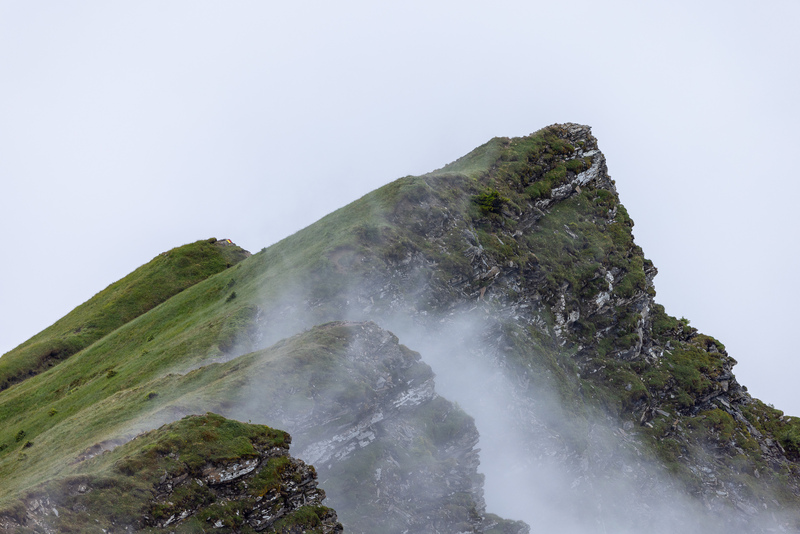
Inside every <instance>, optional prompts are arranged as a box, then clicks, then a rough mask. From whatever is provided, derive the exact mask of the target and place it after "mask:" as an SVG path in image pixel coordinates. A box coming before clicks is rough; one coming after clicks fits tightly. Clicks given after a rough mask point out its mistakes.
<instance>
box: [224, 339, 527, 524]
mask: <svg viewBox="0 0 800 534" xmlns="http://www.w3.org/2000/svg"><path fill="white" fill-rule="evenodd" d="M315 330H316V331H324V333H325V335H326V336H332V337H333V338H335V339H338V340H340V349H339V350H337V351H336V352H335V354H334V355H333V356H332V358H331V360H330V362H329V363H328V365H327V366H325V367H320V366H318V365H316V366H315V365H310V366H308V367H306V368H304V369H294V370H293V375H292V379H291V381H289V380H287V381H283V382H282V381H277V382H273V383H270V385H269V387H268V388H264V389H263V396H259V391H260V390H261V388H260V386H259V384H261V383H262V382H261V379H260V377H264V376H267V375H272V374H274V372H275V371H274V369H273V368H271V366H270V365H269V362H268V361H265V362H264V366H263V367H259V365H258V364H257V363H256V364H254V365H253V366H252V367H251V368H250V370H249V371H248V375H249V376H250V377H251V380H250V385H249V386H248V387H245V391H246V393H245V395H246V397H247V399H248V401H247V402H246V403H245V402H236V403H235V405H237V406H241V405H243V404H244V405H246V408H245V409H244V411H240V409H239V408H234V409H233V411H232V412H231V415H234V416H236V417H238V418H247V419H252V420H256V421H262V422H265V423H266V422H269V424H270V425H274V426H280V427H282V428H286V429H288V430H289V431H290V432H291V433H292V435H293V436H294V447H295V450H296V451H297V454H298V456H299V457H301V458H304V459H305V460H306V461H308V462H311V463H313V464H314V465H315V466H316V467H317V470H318V472H319V474H320V479H321V481H322V482H321V483H322V485H323V486H324V487H325V488H326V491H327V492H328V495H329V504H330V505H331V506H332V507H334V508H335V509H336V510H337V512H338V514H339V517H341V520H342V522H343V524H344V525H345V526H346V529H347V531H348V532H354V533H358V532H363V533H369V532H387V533H392V532H397V533H402V532H419V533H434V532H453V533H455V532H483V531H484V527H485V524H484V523H485V517H484V508H485V504H484V502H483V498H482V486H481V484H482V476H481V475H479V474H478V472H477V469H478V464H479V459H478V451H477V450H476V448H475V445H476V443H477V441H478V432H477V430H476V429H475V425H474V423H473V421H472V419H471V418H470V417H468V416H467V415H466V414H464V413H463V411H461V410H460V409H458V408H457V407H456V406H454V405H453V404H452V403H450V402H449V401H447V400H445V399H443V398H442V397H441V396H439V395H438V394H437V393H436V391H435V384H434V376H433V373H432V372H431V369H430V367H429V366H428V365H426V364H424V363H422V362H421V361H420V356H419V354H418V353H415V352H413V351H410V350H408V349H407V348H405V347H404V346H402V345H400V344H399V343H398V339H397V338H396V337H395V336H394V335H393V334H391V333H390V332H387V331H385V330H382V329H381V328H379V327H378V326H377V325H375V324H374V323H333V324H328V325H325V326H323V327H319V328H317V329H315ZM320 333H321V332H320ZM325 344H326V346H328V347H330V346H331V345H335V342H333V341H331V338H330V337H329V338H328V339H327V341H325ZM254 357H255V358H257V357H258V354H256V355H254ZM298 357H299V356H298ZM273 384H274V385H273ZM292 397H295V398H304V399H305V400H306V401H307V402H291V401H289V402H286V399H291V398H292ZM281 399H283V402H282V401H281ZM242 400H244V399H242ZM497 522H498V521H497V520H495V521H494V523H497ZM500 524H503V525H505V526H506V527H508V528H511V527H512V526H514V524H513V523H511V522H503V521H500ZM525 531H526V529H525V527H524V525H521V524H518V525H516V529H510V530H508V532H513V533H518V532H525Z"/></svg>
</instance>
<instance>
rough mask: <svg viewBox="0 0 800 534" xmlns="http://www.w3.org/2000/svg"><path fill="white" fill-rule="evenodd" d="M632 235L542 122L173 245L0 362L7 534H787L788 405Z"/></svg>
mask: <svg viewBox="0 0 800 534" xmlns="http://www.w3.org/2000/svg"><path fill="white" fill-rule="evenodd" d="M632 228H633V221H632V220H631V218H630V216H629V215H628V212H627V211H626V209H625V208H624V207H623V206H622V205H621V204H620V202H619V198H618V196H617V192H616V188H615V184H614V182H613V180H611V179H610V177H609V175H608V172H607V167H606V161H605V157H604V156H603V154H602V152H601V151H600V150H599V148H598V145H597V140H596V139H595V138H594V137H593V136H592V134H591V130H590V128H589V127H587V126H582V125H577V124H557V125H553V126H549V127H547V128H544V129H542V130H539V131H537V132H535V133H533V134H531V135H530V136H527V137H522V138H515V139H508V138H495V139H492V140H491V141H489V142H488V143H486V144H485V145H483V146H480V147H478V148H476V149H475V150H474V151H472V152H471V153H469V154H467V155H466V156H464V157H462V158H460V159H458V160H456V161H455V162H453V163H450V164H449V165H446V166H444V167H442V168H441V169H439V170H436V171H434V172H431V173H429V174H426V175H423V176H407V177H404V178H401V179H399V180H396V181H394V182H392V183H390V184H388V185H386V186H384V187H382V188H380V189H378V190H376V191H374V192H372V193H370V194H368V195H366V196H364V197H363V198H361V199H359V200H357V201H355V202H353V203H351V204H350V205H348V206H345V207H344V208H342V209H340V210H338V211H336V212H334V213H332V214H330V215H328V216H326V217H324V218H323V219H321V220H320V221H318V222H317V223H315V224H313V225H311V226H309V227H307V228H305V229H303V230H301V231H299V232H297V233H296V234H294V235H292V236H290V237H288V238H286V239H284V240H283V241H281V242H279V243H277V244H275V245H273V246H271V247H268V248H265V249H262V250H261V251H260V252H258V253H256V254H253V255H249V253H246V252H245V251H243V250H241V249H239V248H238V247H236V246H235V245H233V244H232V243H230V242H229V241H228V240H225V242H218V241H217V240H215V239H211V240H206V241H198V242H197V243H193V244H190V245H185V246H183V247H179V248H177V249H173V250H172V251H169V252H167V253H165V254H164V255H162V256H159V257H157V258H156V259H154V260H153V261H152V262H150V263H148V264H147V265H145V266H143V267H141V268H140V269H138V270H137V271H134V273H132V274H131V275H129V276H128V277H126V278H125V279H123V280H121V281H120V282H117V283H116V284H112V286H110V287H109V288H107V289H106V290H104V291H102V292H101V293H99V294H98V295H96V296H95V297H94V298H93V299H91V300H89V301H87V303H84V304H83V305H81V306H79V307H77V308H76V309H75V310H74V311H73V312H71V313H70V314H69V315H67V316H66V317H65V318H63V319H61V320H60V321H58V322H57V323H56V324H54V325H53V326H51V327H50V328H48V329H46V330H44V331H43V332H42V333H40V334H38V335H37V336H34V338H32V339H31V340H29V341H28V342H26V343H23V344H22V345H20V347H18V348H16V349H14V350H13V351H11V352H9V353H7V354H6V355H4V356H3V358H2V359H0V385H2V387H3V388H4V389H3V390H2V391H0V418H2V421H3V424H2V425H0V479H1V480H2V484H0V531H2V529H5V531H8V532H15V531H20V532H39V531H42V532H44V531H46V532H69V531H85V529H87V528H89V526H91V527H92V528H95V526H99V527H100V528H102V529H104V530H105V531H109V532H118V531H119V532H122V531H138V530H142V531H151V532H157V531H158V532H160V531H163V532H202V531H214V532H217V531H218V532H252V531H265V532H300V531H305V532H335V531H337V529H339V528H341V527H339V526H338V523H337V522H341V525H342V526H343V527H344V530H345V531H346V532H363V533H367V532H369V533H374V532H386V533H402V532H415V533H434V532H440V533H441V532H451V533H456V532H459V533H460V532H476V533H477V532H483V533H507V534H516V533H523V532H527V531H528V528H529V527H528V526H527V525H525V523H523V522H521V521H516V520H520V519H521V520H525V521H526V522H527V523H528V524H529V525H530V526H531V527H534V531H536V530H545V531H553V532H555V531H559V532H604V531H614V532H634V531H639V530H642V529H643V528H646V529H648V531H651V532H659V533H660V532H664V533H667V532H675V531H676V530H678V529H681V530H682V531H685V532H728V531H730V530H731V529H734V530H735V531H739V532H772V531H781V530H782V531H793V532H796V531H800V514H798V512H797V510H798V509H800V508H799V507H798V505H799V504H800V480H799V479H798V467H799V466H798V460H799V459H800V420H798V419H797V418H794V417H787V416H785V415H784V414H783V413H782V412H780V411H779V410H777V409H775V408H772V407H771V406H767V405H765V404H763V403H762V402H760V401H759V400H757V399H754V398H752V397H751V396H750V395H749V394H748V393H747V390H746V388H745V387H743V386H742V385H740V384H739V383H738V382H737V380H736V378H735V376H734V374H733V372H732V369H733V366H734V365H735V363H736V362H735V360H734V359H733V358H732V357H731V356H729V355H728V353H727V352H726V350H725V347H724V345H723V344H722V343H720V342H719V341H717V340H716V339H714V338H713V337H711V336H708V335H705V334H701V333H699V332H698V331H697V330H696V329H694V328H692V327H691V326H690V325H689V322H688V321H687V320H685V319H680V320H679V319H676V318H674V317H671V316H670V315H669V314H668V313H667V312H666V310H665V309H664V307H663V306H661V305H659V304H657V303H656V300H655V295H656V293H655V289H654V285H653V279H654V277H655V275H656V269H655V267H654V266H653V264H652V263H651V262H650V261H649V260H647V259H646V258H645V257H644V254H643V251H642V250H641V248H639V247H638V246H637V245H636V244H635V242H634V239H633V234H632ZM208 412H212V413H208ZM215 414H217V415H215ZM226 418H227V419H226ZM236 421H248V422H249V424H244V423H238V422H236ZM162 425H166V426H162ZM261 425H269V427H273V428H279V429H281V431H275V430H272V429H269V428H266V427H264V426H261ZM201 427H202V428H201ZM155 429H158V430H155ZM216 429H224V430H216ZM283 431H286V432H288V433H289V434H291V436H292V438H293V440H292V443H293V445H292V454H294V455H295V456H297V457H298V458H299V460H295V459H293V458H291V457H289V456H288V455H287V454H286V451H285V447H284V445H285V444H288V441H289V440H290V439H291V438H289V437H288V435H285V432H283ZM267 436H271V437H269V438H268V437H267ZM282 436H285V437H282ZM269 440H273V441H269ZM278 442H280V443H278ZM192 443H196V444H197V445H196V446H193V447H188V448H187V444H192ZM190 453H191V454H190ZM304 462H305V463H304ZM306 464H313V468H312V467H310V466H307V465H306ZM234 466H238V467H234ZM281 466H283V467H281ZM251 467H252V468H253V469H250V468H251ZM245 471H246V472H245ZM209 477H211V478H209ZM317 484H318V485H319V488H317ZM201 487H202V488H205V489H204V490H202V491H200V490H199V489H198V488H201ZM110 488H111V489H110ZM112 490H113V492H112V493H109V492H111V491H112ZM112 495H113V496H112ZM325 495H327V499H326V500H325V505H324V506H323V505H322V500H321V499H322V497H323V496H325ZM276 496H281V498H280V500H278V497H276ZM98 499H100V500H101V501H102V502H108V505H107V506H98V505H97V502H98ZM265 499H267V500H268V502H269V505H267V504H265V502H266V501H265ZM269 499H272V500H269ZM273 503H274V506H273ZM333 510H335V512H333ZM491 512H495V513H491ZM496 514H499V515H496ZM500 516H507V517H510V518H513V519H514V520H512V519H503V518H501V517H500Z"/></svg>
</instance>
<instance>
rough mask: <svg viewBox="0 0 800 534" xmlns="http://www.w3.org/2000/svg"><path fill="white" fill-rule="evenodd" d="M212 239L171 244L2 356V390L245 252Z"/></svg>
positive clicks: (84, 346) (152, 306) (242, 257)
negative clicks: (172, 247)
mask: <svg viewBox="0 0 800 534" xmlns="http://www.w3.org/2000/svg"><path fill="white" fill-rule="evenodd" d="M209 241H210V240H203V241H197V242H195V243H192V244H189V245H184V246H182V247H177V248H174V249H172V250H170V251H168V252H165V253H163V254H161V255H159V256H157V257H156V258H154V259H153V260H152V261H150V262H149V263H147V264H145V265H143V266H142V267H140V268H138V269H136V270H135V271H133V272H132V273H131V274H129V275H128V276H126V277H125V278H123V279H121V280H119V281H118V282H115V283H113V284H111V285H110V286H108V287H107V288H106V289H104V290H103V291H101V292H99V293H98V294H97V295H95V296H94V297H92V298H91V299H89V300H88V301H86V302H85V303H83V304H81V305H80V306H78V307H77V308H75V309H74V310H73V311H72V312H70V313H69V314H67V315H66V316H64V317H63V318H61V319H59V320H58V321H57V322H56V323H55V324H53V325H52V326H50V327H48V328H46V329H45V330H43V331H42V332H40V333H39V334H37V335H35V336H33V337H32V338H31V339H29V340H28V341H26V342H25V343H23V344H21V345H20V346H18V347H17V348H15V349H13V350H11V351H9V352H8V353H6V354H5V355H3V357H2V358H0V390H2V389H6V388H8V387H9V386H11V385H12V384H15V383H17V382H21V381H23V380H25V379H27V378H29V377H31V376H34V375H36V374H39V373H41V372H43V371H45V370H47V369H49V368H50V367H53V366H54V365H57V364H58V363H60V362H61V361H63V360H65V359H67V358H69V357H70V356H72V355H73V354H75V353H76V352H78V351H80V350H82V349H84V348H86V347H88V346H90V345H91V344H92V343H94V342H95V341H97V340H99V339H101V338H102V337H103V336H105V335H106V334H109V333H110V332H113V331H114V330H115V329H117V328H119V327H120V326H122V325H124V324H125V323H127V322H129V321H132V320H133V319H135V318H136V317H139V316H140V315H142V314H144V313H145V312H147V311H149V310H151V309H153V308H154V307H156V306H157V305H158V304H161V303H162V302H164V301H166V300H167V299H169V298H170V297H171V296H173V295H175V294H177V293H179V292H181V291H183V290H184V289H186V288H187V287H190V286H192V285H194V284H196V283H197V282H199V281H201V280H205V279H206V278H208V277H209V276H211V275H213V274H216V273H218V272H220V271H223V270H225V269H226V268H228V267H230V266H231V265H233V264H235V263H238V262H239V261H241V260H242V259H244V258H245V257H246V254H247V253H246V252H245V251H243V250H242V249H241V248H239V247H235V246H220V245H216V244H214V243H211V242H209Z"/></svg>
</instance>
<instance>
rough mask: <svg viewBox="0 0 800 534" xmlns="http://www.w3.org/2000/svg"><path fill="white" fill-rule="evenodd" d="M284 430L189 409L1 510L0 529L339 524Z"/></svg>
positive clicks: (330, 528) (270, 528)
mask: <svg viewBox="0 0 800 534" xmlns="http://www.w3.org/2000/svg"><path fill="white" fill-rule="evenodd" d="M289 442H290V438H289V436H288V434H286V433H284V432H281V431H274V430H272V429H269V428H267V427H260V426H256V425H246V424H243V423H237V422H235V421H228V420H225V419H223V418H222V417H220V416H217V415H214V414H206V415H204V416H189V417H187V418H185V419H183V420H181V421H178V422H176V423H171V424H169V425H166V426H164V427H162V428H160V429H158V430H155V431H153V432H149V433H147V434H144V435H142V436H139V437H138V438H136V439H134V440H133V441H131V442H129V443H127V444H125V445H123V446H121V447H119V448H117V449H116V450H114V451H113V452H106V453H104V454H102V455H100V456H98V457H97V458H95V459H94V460H89V461H87V465H86V466H85V467H84V470H85V471H86V473H85V474H82V475H77V476H71V477H68V478H66V479H62V480H56V481H53V482H50V483H48V484H46V485H44V486H42V487H40V488H38V489H37V490H35V491H33V492H30V493H29V494H28V495H27V496H26V497H25V498H23V499H21V500H20V501H19V502H18V503H16V505H15V506H14V507H13V508H12V509H10V510H8V511H6V512H5V513H4V514H2V515H0V532H9V533H11V532H16V531H18V530H19V531H26V532H27V531H30V532H46V533H57V532H75V531H86V529H89V528H98V527H100V528H102V529H103V531H104V532H138V531H147V532H175V531H180V532H190V531H192V532H201V531H212V532H242V531H243V530H247V531H248V532H251V531H255V532H280V533H293V532H298V533H299V532H306V531H308V530H309V529H313V531H314V532H319V533H325V534H333V533H336V532H342V526H341V524H340V523H339V522H338V519H337V516H336V512H335V511H334V510H332V509H330V508H327V507H325V506H322V501H323V499H324V498H325V492H324V491H323V490H322V489H320V488H318V487H317V474H316V471H315V470H314V468H313V467H312V466H310V465H306V464H305V463H304V462H302V461H301V460H298V459H296V458H292V457H291V456H289V453H288V449H289Z"/></svg>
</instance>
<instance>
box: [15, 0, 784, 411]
mask: <svg viewBox="0 0 800 534" xmlns="http://www.w3.org/2000/svg"><path fill="white" fill-rule="evenodd" d="M798 21H800V3H797V2H795V1H792V2H768V3H760V4H758V5H756V4H755V3H754V2H731V1H725V2H702V3H700V2H675V1H672V2H655V1H649V2H642V1H636V2H633V1H631V2H597V1H572V2H552V1H551V2H535V1H533V2H532V1H518V2H502V1H501V2H498V1H494V2H483V3H478V2H464V1H459V2H455V1H454V2H431V1H430V0H428V1H425V2H410V1H405V2H402V3H399V2H398V3H395V4H394V5H390V4H389V3H386V2H382V3H379V2H341V1H340V2H280V3H279V2H203V1H196V0H193V1H191V2H189V1H185V2H180V1H171V2H147V1H141V0H139V1H137V2H128V3H122V2H113V3H112V2H78V1H71V2H44V1H43V2H11V1H5V0H0V179H1V180H2V185H3V190H2V193H0V228H2V232H3V244H4V246H3V248H2V250H3V252H2V260H3V261H2V262H0V353H4V352H6V351H8V350H10V349H12V348H13V347H15V346H16V345H18V344H19V343H21V342H23V341H25V340H26V339H27V338H29V337H30V336H32V335H33V334H35V333H36V332H38V331H40V330H42V329H43V328H45V327H47V326H48V325H50V324H52V323H53V322H54V321H55V320H57V319H58V318H59V317H61V316H63V315H64V314H66V313H68V312H69V311H70V310H71V309H72V308H74V307H75V306H77V305H78V304H80V303H82V302H84V301H85V300H87V299H88V298H90V297H91V296H92V295H94V294H95V293H96V292H98V291H100V290H102V289H103V288H105V287H106V286H107V285H108V284H110V283H112V282H114V281H116V280H118V279H119V278H121V277H122V276H124V275H126V274H127V273H129V272H130V271H132V270H133V269H135V268H136V267H138V266H140V265H142V264H143V263H146V262H147V261H149V260H150V259H151V258H152V257H154V256H155V255H157V254H158V253H160V252H162V251H165V250H167V249H170V248H172V247H174V246H178V245H182V244H184V243H188V242H192V241H195V240H197V239H202V238H207V237H212V236H214V237H217V238H230V239H232V240H234V241H235V242H236V243H238V244H240V245H241V246H243V247H245V248H247V249H248V250H251V251H253V252H255V251H258V250H260V249H261V248H262V247H264V246H268V245H270V244H272V243H274V242H276V241H278V240H280V239H281V238H283V237H285V236H287V235H289V234H291V233H293V232H295V231H296V230H298V229H300V228H302V227H303V226H306V225H308V224H310V223H312V222H314V221H315V220H317V219H318V218H320V217H321V216H323V215H325V214H326V213H328V212H330V211H332V210H334V209H336V208H338V207H340V206H342V205H344V204H346V203H348V202H350V201H351V200H354V199H356V198H358V197H360V196H361V195H363V194H365V193H367V192H369V191H371V190H372V189H375V188H377V187H379V186H381V185H383V184H386V183H388V182H390V181H392V180H394V179H396V178H399V177H401V176H405V175H408V174H422V173H424V172H427V171H430V170H433V169H436V168H438V167H441V166H443V165H444V164H446V163H448V162H450V161H452V160H454V159H456V158H457V157H459V156H461V155H463V154H465V153H466V152H468V151H470V150H471V149H472V148H474V147H476V146H478V145H480V144H482V143H484V142H486V141H487V140H488V139H490V138H491V137H494V136H509V137H510V136H520V135H527V134H529V133H531V132H533V131H535V130H538V129H539V128H541V127H544V126H546V125H549V124H552V123H556V122H578V123H582V124H589V125H591V126H592V127H593V132H594V134H595V135H596V136H597V137H598V139H599V143H600V148H601V149H602V150H603V152H604V153H605V154H606V157H607V161H608V166H609V172H610V174H611V175H612V177H613V178H614V179H615V180H616V182H617V187H618V189H619V193H620V197H621V198H622V201H623V203H624V204H625V206H626V207H627V208H628V211H629V212H630V214H631V216H632V217H633V219H634V221H635V222H636V226H635V228H634V234H635V236H636V240H637V242H638V243H639V245H641V246H642V247H643V249H644V251H645V254H646V256H647V257H649V258H650V259H652V260H653V261H654V263H655V264H656V266H657V267H658V269H659V271H660V274H659V275H658V277H656V289H657V291H658V296H657V300H658V301H659V302H661V303H663V304H665V305H666V307H667V311H668V312H669V313H671V314H672V315H676V316H678V317H681V316H685V317H687V318H688V319H690V320H691V322H692V325H694V326H696V327H697V328H699V329H700V330H701V331H703V332H705V333H708V334H710V335H713V336H715V337H716V338H718V339H720V340H721V341H722V342H723V343H724V344H725V345H726V346H727V348H728V351H729V353H730V354H731V355H732V356H733V357H734V358H736V359H737V360H738V361H739V365H738V366H737V367H736V368H735V371H736V374H737V377H738V378H739V381H740V382H741V383H743V384H745V385H746V386H748V387H749V389H750V392H751V393H752V394H754V395H755V396H757V397H759V398H761V399H762V400H764V401H765V402H768V403H773V404H775V406H776V407H778V408H781V409H783V410H784V411H786V412H787V413H789V414H794V415H800V393H798V388H797V386H796V382H797V380H798V375H800V361H798V359H797V352H798V351H797V345H796V343H795V342H794V336H795V333H796V331H797V329H798V320H800V311H799V309H798V305H797V303H798V300H800V290H799V289H798V283H797V278H796V277H797V264H798V255H799V254H800V253H798V245H800V236H799V235H798V230H799V229H800V224H798V221H797V218H796V216H795V213H796V205H797V203H798V201H800V195H799V194H800V186H798V180H797V178H798V175H800V170H798V167H799V164H800V149H798V141H797V135H796V129H797V128H798V125H800V105H799V104H798V96H797V95H800V75H799V74H798V52H800V37H799V36H800V32H798V31H797V28H796V25H797V23H798Z"/></svg>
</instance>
